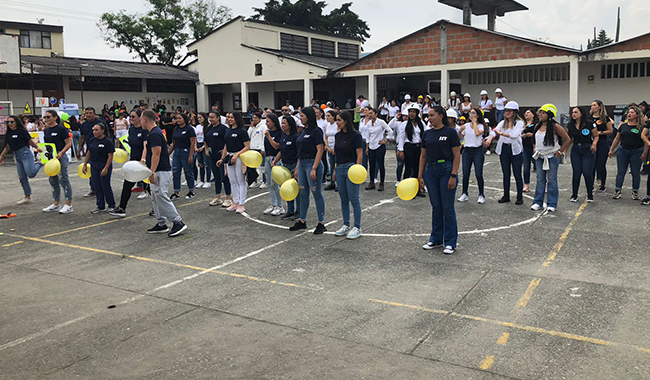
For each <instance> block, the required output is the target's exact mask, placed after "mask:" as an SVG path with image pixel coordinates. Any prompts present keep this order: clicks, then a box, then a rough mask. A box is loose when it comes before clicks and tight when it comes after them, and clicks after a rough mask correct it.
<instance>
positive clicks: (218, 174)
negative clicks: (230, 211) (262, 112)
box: [203, 111, 232, 207]
mask: <svg viewBox="0 0 650 380" xmlns="http://www.w3.org/2000/svg"><path fill="white" fill-rule="evenodd" d="M208 123H209V125H208V128H207V129H206V130H205V131H204V132H203V133H204V134H205V141H204V144H205V153H206V155H207V156H208V161H209V163H210V168H211V170H212V175H213V176H214V192H215V194H216V197H215V198H214V199H213V200H211V201H210V206H219V205H221V206H222V207H230V206H232V196H231V195H230V181H229V180H228V177H226V174H225V171H224V170H223V166H219V167H217V161H219V160H220V159H221V154H222V153H223V149H224V146H225V145H226V140H225V139H226V130H227V129H228V127H226V126H225V125H223V124H221V115H220V114H219V112H217V111H212V112H210V113H209V114H208ZM222 184H223V189H224V191H225V192H226V200H222V199H221V188H222Z"/></svg>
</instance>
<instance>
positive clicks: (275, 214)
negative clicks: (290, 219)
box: [271, 206, 285, 216]
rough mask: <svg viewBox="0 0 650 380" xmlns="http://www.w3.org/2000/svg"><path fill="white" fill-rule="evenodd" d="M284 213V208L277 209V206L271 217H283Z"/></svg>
mask: <svg viewBox="0 0 650 380" xmlns="http://www.w3.org/2000/svg"><path fill="white" fill-rule="evenodd" d="M284 213H285V211H284V208H282V207H277V206H276V207H275V210H273V212H272V213H271V215H273V216H280V215H283V214H284Z"/></svg>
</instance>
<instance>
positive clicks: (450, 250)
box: [442, 245, 454, 255]
mask: <svg viewBox="0 0 650 380" xmlns="http://www.w3.org/2000/svg"><path fill="white" fill-rule="evenodd" d="M442 253H444V254H445V255H451V254H453V253H454V247H452V246H451V245H448V246H446V247H445V249H443V250H442Z"/></svg>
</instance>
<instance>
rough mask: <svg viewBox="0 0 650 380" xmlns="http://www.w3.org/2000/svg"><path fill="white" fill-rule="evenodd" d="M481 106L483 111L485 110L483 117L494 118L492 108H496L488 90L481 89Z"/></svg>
mask: <svg viewBox="0 0 650 380" xmlns="http://www.w3.org/2000/svg"><path fill="white" fill-rule="evenodd" d="M479 107H480V108H481V111H483V117H484V118H485V119H490V120H494V118H493V117H492V109H493V108H494V104H493V103H492V100H490V98H489V97H488V92H487V91H486V90H481V100H480V102H479Z"/></svg>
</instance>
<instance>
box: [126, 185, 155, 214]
mask: <svg viewBox="0 0 650 380" xmlns="http://www.w3.org/2000/svg"><path fill="white" fill-rule="evenodd" d="M134 186H135V182H129V181H127V180H124V183H123V184H122V195H121V196H120V208H121V209H122V210H126V205H127V204H128V203H129V199H131V190H133V187H134ZM144 190H145V191H146V192H147V193H151V191H150V187H149V185H148V184H146V183H145V184H144Z"/></svg>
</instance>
